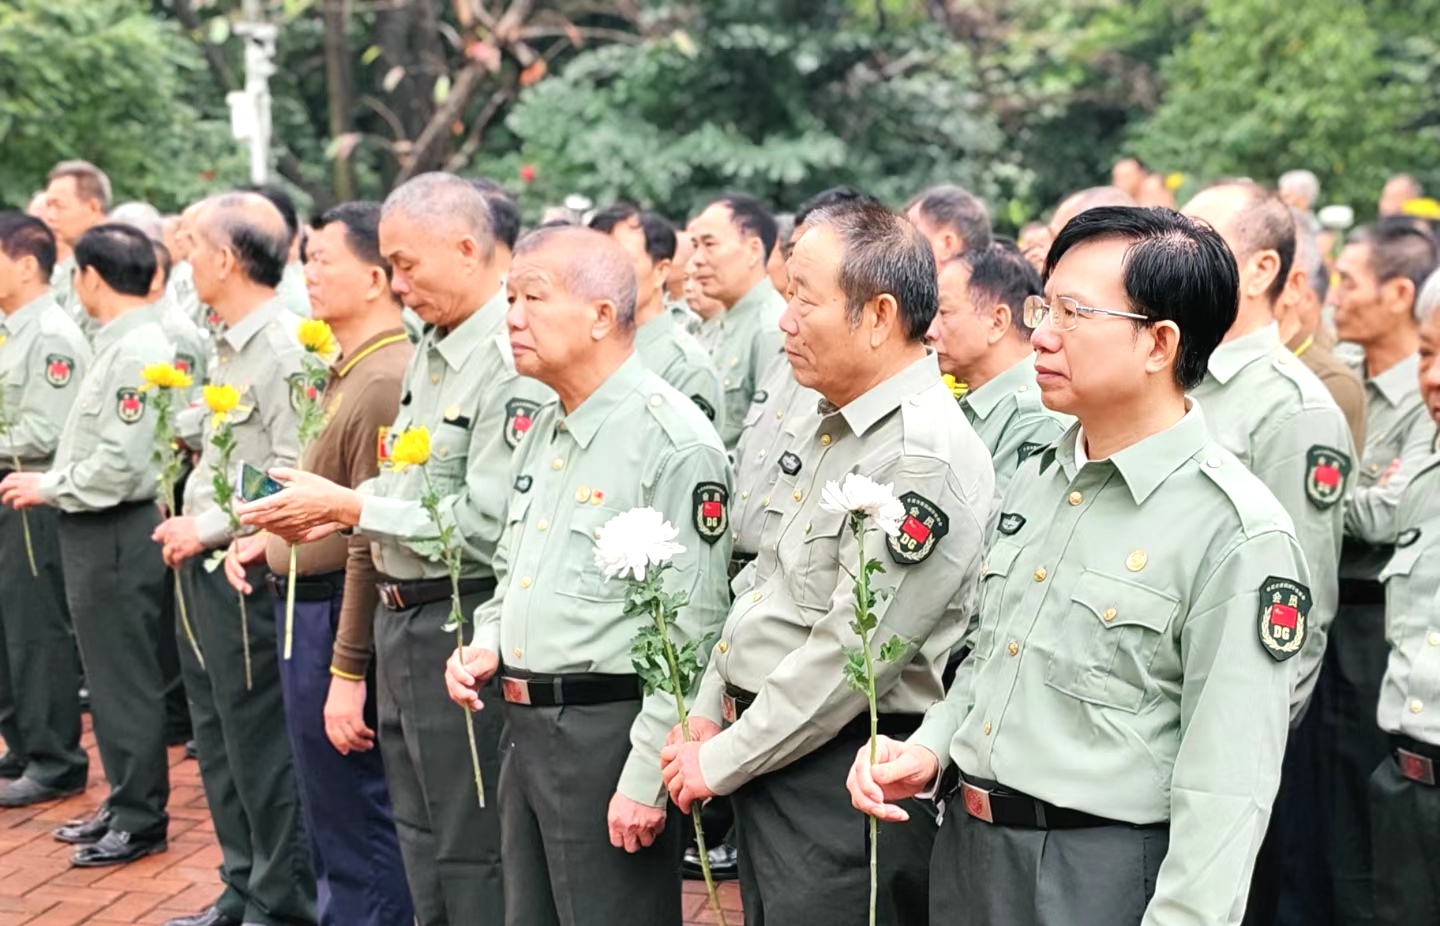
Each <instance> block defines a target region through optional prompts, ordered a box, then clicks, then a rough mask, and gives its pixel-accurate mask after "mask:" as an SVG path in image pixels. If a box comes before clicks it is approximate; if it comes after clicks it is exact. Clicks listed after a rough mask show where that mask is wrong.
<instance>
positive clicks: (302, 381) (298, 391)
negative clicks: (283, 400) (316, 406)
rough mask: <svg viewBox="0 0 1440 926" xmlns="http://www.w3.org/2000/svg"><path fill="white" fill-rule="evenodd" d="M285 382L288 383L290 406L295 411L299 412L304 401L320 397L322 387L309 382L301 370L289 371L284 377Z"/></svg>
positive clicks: (311, 400)
mask: <svg viewBox="0 0 1440 926" xmlns="http://www.w3.org/2000/svg"><path fill="white" fill-rule="evenodd" d="M285 382H287V383H289V384H290V408H291V409H292V410H294V411H296V412H299V411H300V409H301V407H302V406H304V404H305V403H306V402H314V401H316V400H317V399H319V398H320V391H321V389H322V387H321V386H319V385H316V384H315V383H313V382H310V381H309V378H308V377H307V376H306V375H305V372H304V371H303V370H302V371H301V372H299V373H291V374H290V375H289V376H287V377H285Z"/></svg>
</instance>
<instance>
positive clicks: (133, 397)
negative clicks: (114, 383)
mask: <svg viewBox="0 0 1440 926" xmlns="http://www.w3.org/2000/svg"><path fill="white" fill-rule="evenodd" d="M115 414H116V416H117V417H119V419H120V420H121V421H123V422H125V423H126V424H134V423H135V422H137V421H139V420H140V419H141V418H143V417H145V393H143V392H141V391H140V390H139V389H134V388H131V387H129V386H126V387H124V388H123V389H119V390H116V392H115Z"/></svg>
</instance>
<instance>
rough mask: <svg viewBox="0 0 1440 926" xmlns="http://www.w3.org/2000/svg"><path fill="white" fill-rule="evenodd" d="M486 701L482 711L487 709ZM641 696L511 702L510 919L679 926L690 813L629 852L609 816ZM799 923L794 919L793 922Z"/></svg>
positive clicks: (556, 925) (507, 743) (504, 820)
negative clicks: (620, 845)
mask: <svg viewBox="0 0 1440 926" xmlns="http://www.w3.org/2000/svg"><path fill="white" fill-rule="evenodd" d="M491 703H492V702H491V701H486V704H487V707H486V709H485V711H483V712H482V713H489V711H490V707H489V706H488V705H490V704H491ZM639 710H640V702H639V701H619V702H615V703H612V704H591V705H583V706H568V705H567V706H565V707H521V706H514V705H507V716H506V724H505V734H504V748H503V751H504V757H503V759H502V760H501V766H500V822H501V827H502V828H503V831H504V837H505V913H506V920H505V922H506V923H507V926H680V922H681V908H680V893H681V879H680V846H681V840H682V838H683V837H684V834H685V833H686V832H693V830H692V829H691V824H690V823H689V821H688V820H687V819H686V818H685V817H683V816H682V815H681V814H680V812H679V811H678V810H675V808H674V805H667V806H668V807H669V816H668V818H667V819H666V821H665V829H664V830H663V831H662V832H661V834H660V836H659V838H658V839H656V840H655V842H654V843H652V844H651V845H650V847H649V848H646V849H641V850H640V851H639V852H636V853H634V854H633V855H632V854H631V853H629V852H626V851H625V850H624V849H617V848H615V847H614V846H612V845H611V844H610V829H609V825H608V823H607V822H606V816H607V812H608V810H609V806H610V798H611V797H612V796H613V795H614V794H615V783H616V782H617V781H619V779H620V770H621V769H622V768H623V767H624V765H625V759H626V757H628V756H629V754H630V727H631V725H632V724H633V723H634V721H635V716H636V715H637V714H638V713H639ZM797 922H798V921H797Z"/></svg>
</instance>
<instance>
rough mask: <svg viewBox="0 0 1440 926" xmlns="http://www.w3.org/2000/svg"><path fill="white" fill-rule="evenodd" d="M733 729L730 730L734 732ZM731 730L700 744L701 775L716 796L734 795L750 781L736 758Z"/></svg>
mask: <svg viewBox="0 0 1440 926" xmlns="http://www.w3.org/2000/svg"><path fill="white" fill-rule="evenodd" d="M733 729H734V727H731V728H730V730H733ZM730 730H725V731H724V732H722V733H721V734H720V735H719V736H716V737H714V738H712V739H708V740H706V741H705V742H703V743H701V744H700V774H702V775H704V776H705V784H706V785H707V786H709V788H710V790H711V791H714V792H715V793H716V794H721V795H724V794H733V793H735V792H736V791H737V790H739V789H740V787H741V786H742V785H745V784H747V783H748V782H749V781H750V778H751V776H750V775H748V774H746V773H745V772H744V771H743V770H742V769H741V768H740V767H739V764H738V763H737V761H736V759H735V756H734V739H735V737H734V736H733V735H732V734H731V733H730Z"/></svg>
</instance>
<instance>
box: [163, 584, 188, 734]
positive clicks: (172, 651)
mask: <svg viewBox="0 0 1440 926" xmlns="http://www.w3.org/2000/svg"><path fill="white" fill-rule="evenodd" d="M186 604H187V605H188V604H189V602H186ZM160 606H161V608H162V609H163V610H164V613H165V628H166V632H165V633H164V634H162V635H161V640H160V673H161V675H162V676H163V677H164V679H165V694H164V699H165V742H166V743H167V744H169V745H171V746H173V745H176V744H178V743H183V742H185V741H186V740H188V739H190V736H191V734H192V733H193V732H194V731H193V730H192V729H191V726H190V701H189V699H188V698H186V697H185V677H184V673H182V672H181V671H180V647H182V646H183V647H185V648H186V649H189V648H190V643H189V641H188V640H186V639H185V630H184V628H182V627H181V626H180V610H179V607H178V602H177V601H176V599H175V573H174V572H173V571H172V570H170V569H166V570H165V582H164V588H163V597H162V598H161V605H160ZM191 658H194V655H193V654H192V655H191Z"/></svg>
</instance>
